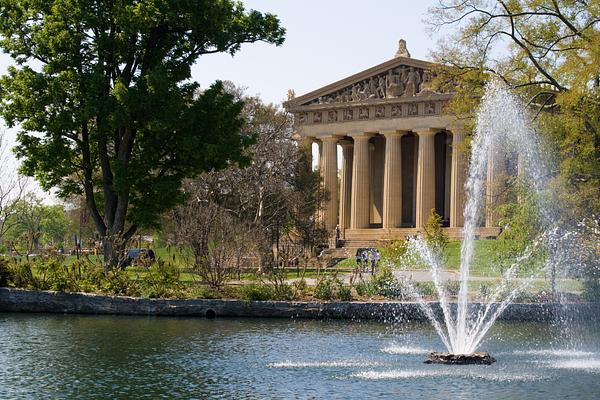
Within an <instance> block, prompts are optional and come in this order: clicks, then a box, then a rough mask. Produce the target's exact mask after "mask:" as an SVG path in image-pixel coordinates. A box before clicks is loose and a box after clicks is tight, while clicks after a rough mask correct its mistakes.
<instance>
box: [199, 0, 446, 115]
mask: <svg viewBox="0 0 600 400" xmlns="http://www.w3.org/2000/svg"><path fill="white" fill-rule="evenodd" d="M244 3H245V5H246V7H247V8H253V9H256V10H258V11H269V12H272V13H274V14H276V15H277V16H278V17H279V18H280V20H281V22H282V25H283V26H284V27H285V28H286V30H287V34H286V40H285V43H284V44H283V45H282V46H280V47H275V46H273V45H267V44H264V43H254V44H247V45H244V46H242V49H241V51H240V52H239V53H238V54H236V55H235V56H234V57H233V58H232V57H231V56H229V55H226V54H214V55H208V56H205V57H203V58H202V59H201V60H199V62H198V63H197V65H196V66H195V68H194V69H193V75H194V78H195V79H196V80H197V81H198V82H199V83H200V84H201V85H202V86H203V87H206V86H208V85H210V83H211V82H213V81H214V80H215V79H224V80H225V79H227V80H230V81H232V82H234V83H236V84H238V85H241V86H244V87H247V88H248V94H251V95H255V94H259V95H260V96H261V97H262V98H263V100H264V101H266V102H273V103H281V102H282V101H284V100H286V98H287V96H286V95H287V90H288V89H294V90H295V92H296V95H298V96H300V95H302V94H304V93H307V92H309V91H312V90H314V89H318V88H319V87H322V86H324V85H326V84H328V83H332V82H334V81H337V80H339V79H342V78H345V77H346V76H349V75H352V74H354V73H357V72H360V71H362V70H364V69H366V68H369V67H372V66H374V65H377V64H379V63H381V62H384V61H387V60H388V59H390V58H392V57H393V55H394V53H395V52H396V49H397V46H398V39H400V38H403V39H405V40H406V41H407V47H408V49H409V51H410V53H411V56H412V57H413V58H419V59H427V56H428V53H429V51H430V50H431V49H432V48H433V47H434V45H435V39H432V38H430V37H429V35H428V34H427V29H426V26H425V24H423V19H424V18H427V9H428V7H430V6H431V5H433V4H434V3H435V1H434V0H416V1H415V0H413V1H408V0H378V1H371V2H369V1H364V0H322V1H317V0H302V1H299V0H296V1H292V0H248V1H244Z"/></svg>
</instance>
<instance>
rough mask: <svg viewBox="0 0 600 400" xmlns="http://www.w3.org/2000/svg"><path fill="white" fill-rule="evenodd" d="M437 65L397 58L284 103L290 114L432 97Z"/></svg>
mask: <svg viewBox="0 0 600 400" xmlns="http://www.w3.org/2000/svg"><path fill="white" fill-rule="evenodd" d="M435 65H436V64H433V63H430V62H427V61H422V60H417V59H413V58H408V57H396V58H393V59H391V60H389V61H386V62H384V63H382V64H379V65H376V66H374V67H372V68H369V69H366V70H364V71H362V72H359V73H357V74H354V75H352V76H349V77H347V78H344V79H341V80H339V81H337V82H334V83H332V84H329V85H326V86H324V87H322V88H320V89H317V90H314V91H312V92H310V93H307V94H305V95H303V96H300V97H296V98H294V99H290V100H289V101H288V102H286V103H285V107H286V108H287V109H288V110H289V111H292V112H293V111H295V110H297V109H299V108H305V107H310V106H316V107H319V106H323V105H335V104H340V103H345V104H347V105H351V104H359V103H364V102H368V101H377V100H384V99H394V98H411V97H415V96H422V95H431V94H434V92H433V91H432V90H431V89H430V82H431V79H432V72H431V71H432V69H433V67H434V66H435Z"/></svg>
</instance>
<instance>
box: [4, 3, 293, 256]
mask: <svg viewBox="0 0 600 400" xmlns="http://www.w3.org/2000/svg"><path fill="white" fill-rule="evenodd" d="M284 33H285V30H284V29H283V28H282V27H280V25H279V20H278V19H277V18H276V17H275V16H274V15H272V14H269V13H264V14H263V13H260V12H258V11H254V10H250V11H247V10H245V9H244V7H243V5H242V4H241V3H240V2H237V1H231V0H144V1H136V0H0V47H1V48H2V49H3V50H4V51H6V52H7V53H9V54H10V55H11V57H12V58H13V59H14V60H15V61H16V66H14V67H10V68H9V71H8V74H7V75H5V76H3V77H2V78H1V79H0V87H1V89H0V114H1V115H2V116H3V117H4V118H5V119H6V121H7V123H8V124H9V125H10V126H16V125H20V127H21V132H20V134H19V136H18V140H19V145H18V146H17V148H16V154H17V156H18V157H19V158H20V159H21V160H22V161H23V168H22V169H23V172H24V173H26V174H27V175H30V176H35V177H36V178H37V179H38V180H39V182H40V183H41V185H42V187H44V188H45V189H50V188H57V189H58V193H59V195H60V196H62V197H68V196H70V195H73V194H81V193H83V194H85V197H86V204H87V207H88V209H89V210H90V214H91V216H92V218H93V220H94V222H95V225H96V228H97V230H98V232H99V234H100V236H101V237H104V238H106V239H105V256H106V255H110V256H111V258H112V259H113V261H114V260H116V258H117V257H115V252H114V249H112V248H113V247H114V246H113V245H115V243H116V240H117V239H116V237H120V238H121V239H120V240H124V241H127V239H128V238H129V237H131V235H133V233H134V232H135V230H136V229H137V228H138V227H141V226H149V227H152V226H156V225H157V224H158V221H159V214H160V213H161V212H163V211H165V210H167V209H169V208H171V207H173V206H174V205H175V204H177V203H178V202H180V201H181V200H182V193H181V191H180V187H181V182H182V180H183V179H184V178H186V177H192V176H195V175H197V174H199V173H200V172H202V171H207V170H212V169H220V168H224V167H226V166H228V165H230V164H232V163H240V162H241V163H243V162H245V161H247V158H246V157H244V156H243V154H242V152H241V150H242V149H243V148H245V147H246V146H247V145H248V144H249V143H250V139H251V138H249V137H248V136H243V135H240V134H239V132H240V130H241V128H242V126H243V124H244V122H243V119H242V118H240V112H241V111H242V107H243V104H242V102H241V101H238V100H236V99H235V98H234V97H233V96H232V95H231V94H228V93H227V92H226V91H224V90H223V86H222V84H221V83H220V82H217V83H215V84H214V85H213V86H211V87H210V88H209V89H208V90H205V91H203V92H200V91H199V87H198V84H197V83H194V82H192V81H191V80H190V78H191V72H190V71H191V66H192V65H193V64H194V62H195V61H196V60H197V59H198V57H200V56H202V55H205V54H210V53H218V52H227V53H230V54H232V55H233V54H234V53H236V52H237V51H238V50H239V49H240V46H241V44H243V43H250V42H256V41H264V42H268V43H273V44H276V45H279V44H281V43H283V40H284ZM107 251H108V253H107ZM113 264H114V262H113Z"/></svg>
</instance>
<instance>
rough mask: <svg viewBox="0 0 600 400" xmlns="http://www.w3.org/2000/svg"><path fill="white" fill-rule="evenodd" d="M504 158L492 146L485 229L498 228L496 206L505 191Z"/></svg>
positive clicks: (489, 158)
mask: <svg viewBox="0 0 600 400" xmlns="http://www.w3.org/2000/svg"><path fill="white" fill-rule="evenodd" d="M503 161H504V160H503V157H502V155H501V154H499V153H498V151H497V150H496V149H495V148H494V147H493V146H492V147H491V148H490V151H489V155H488V163H487V177H486V187H485V227H486V228H494V227H497V226H498V215H497V213H496V210H495V209H496V206H497V205H498V203H499V197H500V195H501V193H502V191H503V188H504V185H503V183H504V182H503V180H504V177H503V176H502V175H503V173H504V172H505V171H504V165H503Z"/></svg>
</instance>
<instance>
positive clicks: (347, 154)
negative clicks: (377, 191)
mask: <svg viewBox="0 0 600 400" xmlns="http://www.w3.org/2000/svg"><path fill="white" fill-rule="evenodd" d="M340 145H341V146H342V155H343V161H342V181H341V187H340V229H341V230H342V234H343V233H344V230H345V229H346V228H350V208H351V207H350V205H351V204H352V159H353V158H354V154H353V152H354V148H353V147H354V146H353V145H352V142H350V141H340Z"/></svg>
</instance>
